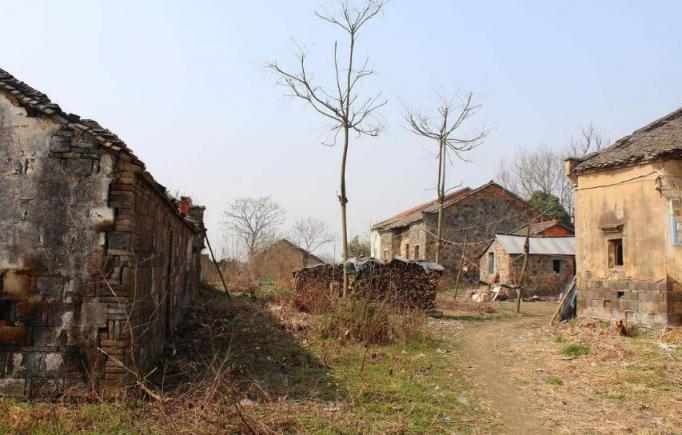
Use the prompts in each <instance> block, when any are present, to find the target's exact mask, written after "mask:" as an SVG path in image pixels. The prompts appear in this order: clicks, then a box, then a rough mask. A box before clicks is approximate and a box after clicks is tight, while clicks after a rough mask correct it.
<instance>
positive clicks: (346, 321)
mask: <svg viewBox="0 0 682 435" xmlns="http://www.w3.org/2000/svg"><path fill="white" fill-rule="evenodd" d="M425 319H426V317H425V315H424V313H422V312H418V311H411V310H405V311H398V310H396V309H395V308H394V307H391V306H390V305H387V304H383V303H375V302H367V301H365V300H362V299H352V298H347V299H340V300H338V301H337V302H336V303H335V304H334V306H333V307H332V309H331V310H330V312H329V313H327V314H326V315H324V316H323V317H322V320H321V323H320V335H321V336H322V337H323V338H335V339H339V340H341V341H355V342H362V343H365V344H368V345H369V344H389V343H393V342H399V343H406V342H407V341H409V340H410V339H411V338H413V337H414V336H415V335H416V334H417V331H418V330H419V328H420V327H421V325H422V324H423V323H424V321H425Z"/></svg>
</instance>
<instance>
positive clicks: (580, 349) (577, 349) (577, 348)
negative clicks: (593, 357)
mask: <svg viewBox="0 0 682 435" xmlns="http://www.w3.org/2000/svg"><path fill="white" fill-rule="evenodd" d="M561 353H562V354H564V355H566V356H580V355H587V354H588V353H590V347H589V346H587V345H585V344H581V343H571V344H569V345H568V346H565V347H564V348H563V349H561Z"/></svg>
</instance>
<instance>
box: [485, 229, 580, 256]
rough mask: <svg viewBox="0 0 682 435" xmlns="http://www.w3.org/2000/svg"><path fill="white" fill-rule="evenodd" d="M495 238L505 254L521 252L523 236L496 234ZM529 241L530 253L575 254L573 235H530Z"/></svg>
mask: <svg viewBox="0 0 682 435" xmlns="http://www.w3.org/2000/svg"><path fill="white" fill-rule="evenodd" d="M495 240H496V241H497V242H499V243H500V244H501V245H502V248H504V250H505V251H506V252H507V254H523V245H524V244H525V241H526V237H525V236H512V235H507V234H497V235H495ZM529 242H530V250H529V254H531V255H533V254H536V255H575V237H530V238H529Z"/></svg>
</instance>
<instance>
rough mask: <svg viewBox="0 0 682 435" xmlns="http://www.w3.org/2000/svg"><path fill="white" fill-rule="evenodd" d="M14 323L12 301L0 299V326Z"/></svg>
mask: <svg viewBox="0 0 682 435" xmlns="http://www.w3.org/2000/svg"><path fill="white" fill-rule="evenodd" d="M13 323H14V302H12V301H0V326H2V325H11V324H13Z"/></svg>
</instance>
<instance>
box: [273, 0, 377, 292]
mask: <svg viewBox="0 0 682 435" xmlns="http://www.w3.org/2000/svg"><path fill="white" fill-rule="evenodd" d="M384 4H385V0H364V1H363V2H362V6H355V5H353V4H351V2H350V0H340V1H339V2H338V10H337V11H335V12H331V11H327V10H324V11H316V12H315V15H316V16H317V17H318V18H319V19H321V20H323V21H325V22H327V23H329V24H333V25H334V26H337V27H338V28H340V29H341V30H342V31H343V32H344V33H345V36H346V38H347V42H348V47H347V53H346V60H345V61H339V44H338V41H335V42H334V49H333V73H334V76H335V78H336V80H335V83H334V86H333V87H332V88H330V89H325V88H324V87H322V86H321V85H319V84H318V83H316V82H315V79H314V77H313V76H312V75H311V74H310V72H309V71H308V69H307V67H306V53H305V52H304V51H302V50H301V51H300V52H299V53H298V55H297V63H298V65H297V68H296V69H294V70H286V69H284V68H282V67H280V65H279V64H278V63H277V62H274V63H271V64H270V65H268V68H269V69H270V70H271V71H273V72H274V73H275V74H276V75H277V76H278V77H279V84H281V85H282V86H284V87H285V88H287V89H288V90H289V91H290V92H291V96H292V97H295V98H299V99H301V100H303V101H305V102H306V103H307V104H308V105H309V106H310V107H312V108H313V109H314V110H315V111H316V112H317V113H319V114H320V115H322V116H323V117H324V118H325V119H326V120H329V121H330V122H331V126H330V130H331V132H332V134H333V141H332V144H334V143H335V142H336V138H337V136H338V134H339V132H341V133H342V135H343V150H342V154H341V174H340V183H339V193H338V199H339V203H340V205H341V236H342V244H343V260H344V262H345V261H346V260H348V225H347V216H346V205H347V204H348V196H347V195H346V162H347V159H348V147H349V145H350V135H351V133H352V132H355V133H357V134H358V135H359V136H360V135H368V136H377V135H378V134H379V132H380V130H381V125H380V124H379V123H378V122H377V121H376V120H375V119H374V114H375V112H376V111H377V109H379V108H380V107H381V106H384V105H385V104H386V101H385V100H381V94H379V95H375V96H371V97H361V96H360V95H359V93H358V87H359V85H360V83H361V82H362V81H363V79H365V78H366V77H368V76H371V75H372V74H373V73H374V71H373V70H372V69H369V68H368V66H367V65H368V61H369V59H366V60H365V61H364V62H363V63H362V64H361V66H360V67H359V68H357V67H356V65H355V56H356V44H357V41H358V34H359V32H360V30H361V29H362V28H363V26H364V25H365V24H366V23H367V22H368V21H369V20H371V19H372V18H374V17H376V16H377V14H379V12H381V10H382V8H383V7H384ZM342 62H344V63H343V65H341V63H342ZM347 293H348V273H347V271H346V269H345V268H344V271H343V296H344V297H345V296H346V295H347Z"/></svg>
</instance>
